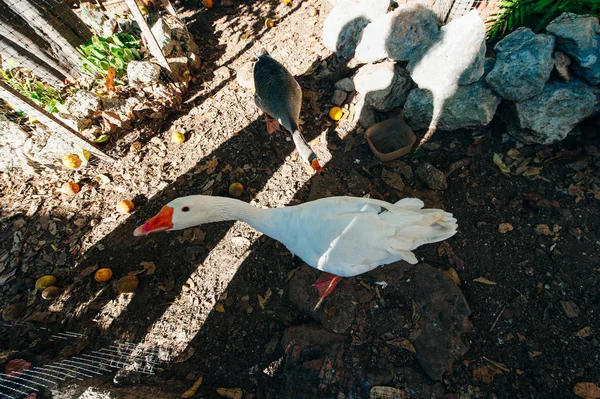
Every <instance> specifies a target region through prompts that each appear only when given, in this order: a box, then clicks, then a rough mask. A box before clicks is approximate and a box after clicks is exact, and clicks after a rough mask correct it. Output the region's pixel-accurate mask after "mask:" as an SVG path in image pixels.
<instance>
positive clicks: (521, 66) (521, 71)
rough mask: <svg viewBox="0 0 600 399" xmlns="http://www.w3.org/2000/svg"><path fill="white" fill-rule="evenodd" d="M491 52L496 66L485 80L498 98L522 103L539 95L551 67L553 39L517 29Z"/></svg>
mask: <svg viewBox="0 0 600 399" xmlns="http://www.w3.org/2000/svg"><path fill="white" fill-rule="evenodd" d="M494 49H495V50H496V52H497V57H496V64H495V65H494V68H493V69H492V71H491V72H490V73H489V74H488V75H487V76H486V78H485V80H486V81H487V83H488V84H489V85H490V86H491V87H492V89H494V90H495V91H496V92H497V93H498V94H500V96H502V97H503V98H506V99H508V100H513V101H522V100H525V99H527V98H530V97H533V96H535V95H537V94H540V93H541V92H542V90H543V88H544V83H546V82H547V81H548V79H549V78H550V73H551V72H552V68H553V67H554V60H553V59H552V51H553V50H554V37H553V36H550V35H536V34H535V33H533V32H532V31H531V29H529V28H519V29H517V30H516V31H514V32H513V33H511V34H510V35H508V36H506V37H505V38H504V39H502V40H501V41H500V42H499V43H498V44H496V46H495V47H494Z"/></svg>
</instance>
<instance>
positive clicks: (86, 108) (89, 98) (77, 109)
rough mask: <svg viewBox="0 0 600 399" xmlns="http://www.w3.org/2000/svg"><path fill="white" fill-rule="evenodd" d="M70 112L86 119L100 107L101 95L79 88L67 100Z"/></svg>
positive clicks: (75, 116)
mask: <svg viewBox="0 0 600 399" xmlns="http://www.w3.org/2000/svg"><path fill="white" fill-rule="evenodd" d="M64 107H65V108H66V109H67V111H68V113H69V114H70V115H71V116H73V117H74V118H77V119H85V118H87V117H89V116H91V115H92V114H93V113H94V112H96V111H98V110H99V109H100V97H98V96H97V95H96V94H94V93H92V92H89V91H86V90H79V91H78V92H77V93H75V94H74V95H72V96H71V97H69V98H68V99H67V101H65V105H64Z"/></svg>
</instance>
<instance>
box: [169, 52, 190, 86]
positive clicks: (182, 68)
mask: <svg viewBox="0 0 600 399" xmlns="http://www.w3.org/2000/svg"><path fill="white" fill-rule="evenodd" d="M167 63H168V64H169V66H170V67H171V70H172V71H173V72H174V73H175V74H177V75H179V76H181V77H182V79H183V80H186V79H189V68H188V57H169V58H167Z"/></svg>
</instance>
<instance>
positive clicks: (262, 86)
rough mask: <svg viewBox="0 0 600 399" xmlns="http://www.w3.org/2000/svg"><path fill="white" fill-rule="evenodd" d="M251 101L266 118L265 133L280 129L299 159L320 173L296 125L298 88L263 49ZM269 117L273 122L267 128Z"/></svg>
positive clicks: (298, 98)
mask: <svg viewBox="0 0 600 399" xmlns="http://www.w3.org/2000/svg"><path fill="white" fill-rule="evenodd" d="M252 73H253V75H254V90H255V91H254V102H255V103H256V105H257V107H258V108H260V109H261V110H262V111H263V112H264V113H265V114H266V116H267V131H268V132H269V133H272V132H273V131H275V130H277V124H279V125H281V126H283V127H284V129H285V130H287V131H288V132H289V133H290V134H291V135H292V140H293V141H294V144H295V145H296V149H297V150H298V153H299V154H300V157H301V158H302V159H303V160H304V161H305V162H306V163H307V164H309V165H311V166H312V167H313V169H315V170H316V171H317V172H318V173H322V168H321V166H320V165H319V162H318V159H317V156H316V155H315V153H314V151H313V150H312V149H311V148H310V146H309V145H308V143H306V140H305V139H304V136H303V135H302V133H300V129H299V123H298V121H299V120H300V109H301V108H302V89H301V88H300V85H299V84H298V82H297V81H296V79H295V78H294V76H292V74H291V73H290V72H289V71H288V70H287V69H286V68H285V67H284V66H283V65H282V64H281V63H280V62H279V61H277V60H275V59H274V58H272V57H271V56H270V55H269V54H268V53H267V51H266V50H264V49H263V50H261V52H260V53H259V54H258V55H257V56H256V57H255V62H254V68H253V72H252ZM269 118H272V119H274V120H275V121H276V122H277V123H276V124H275V127H271V122H270V120H269Z"/></svg>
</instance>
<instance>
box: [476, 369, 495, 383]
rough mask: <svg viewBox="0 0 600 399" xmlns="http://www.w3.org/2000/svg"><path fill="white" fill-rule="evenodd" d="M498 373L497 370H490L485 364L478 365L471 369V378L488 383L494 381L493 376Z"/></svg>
mask: <svg viewBox="0 0 600 399" xmlns="http://www.w3.org/2000/svg"><path fill="white" fill-rule="evenodd" d="M496 374H498V371H497V370H490V369H489V368H488V367H487V366H479V367H475V368H474V369H473V380H474V381H475V382H483V383H484V384H489V383H491V382H492V381H494V376H495V375H496Z"/></svg>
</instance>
